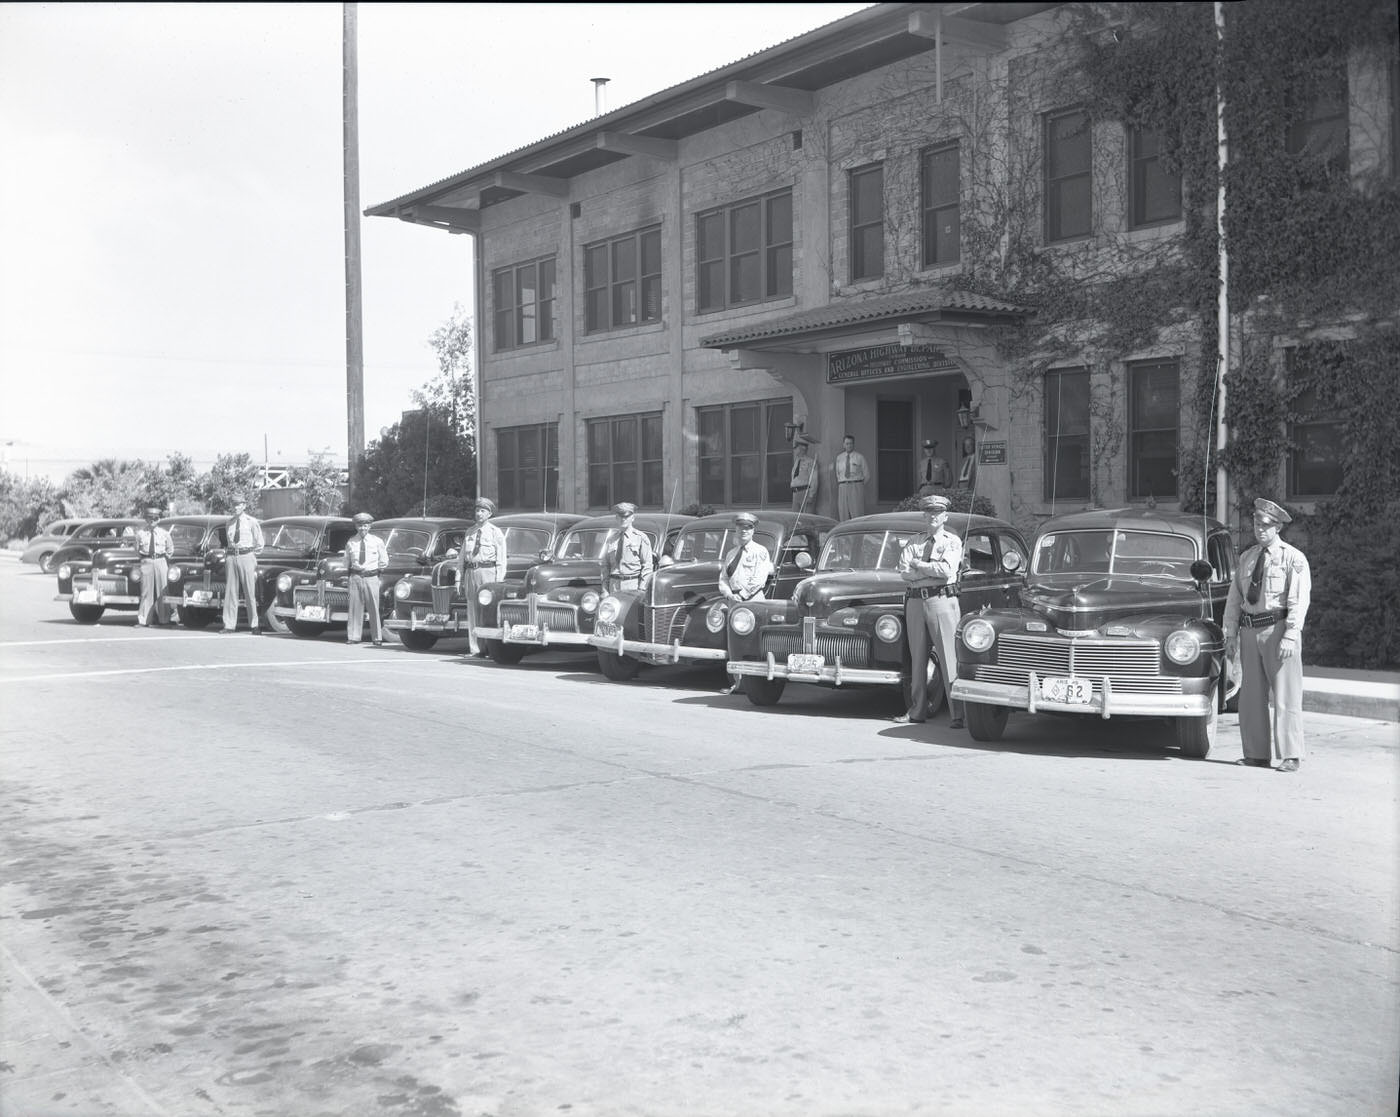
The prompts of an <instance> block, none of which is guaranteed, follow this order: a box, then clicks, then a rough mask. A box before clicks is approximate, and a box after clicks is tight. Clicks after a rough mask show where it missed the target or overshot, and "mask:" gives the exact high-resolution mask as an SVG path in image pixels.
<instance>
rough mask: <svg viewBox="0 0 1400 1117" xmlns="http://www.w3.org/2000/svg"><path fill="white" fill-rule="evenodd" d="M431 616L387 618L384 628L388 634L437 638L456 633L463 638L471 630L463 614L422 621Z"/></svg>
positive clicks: (429, 614) (478, 633)
mask: <svg viewBox="0 0 1400 1117" xmlns="http://www.w3.org/2000/svg"><path fill="white" fill-rule="evenodd" d="M431 615H432V614H431V612H429V613H425V614H423V616H422V617H420V616H419V615H418V614H417V613H414V614H413V615H412V616H408V617H397V616H395V617H389V618H388V619H387V620H385V622H384V627H385V628H387V629H388V630H389V631H390V632H431V633H433V634H434V635H437V636H451V635H456V634H458V633H460V634H462V635H463V636H465V635H466V634H467V631H468V630H469V629H470V628H471V621H470V620H469V619H468V618H467V616H466V615H465V613H463V614H462V615H458V614H457V613H450V614H448V619H447V620H445V621H428V620H425V619H423V618H424V617H427V616H431ZM482 632H483V630H482V629H478V630H477V635H481V634H482Z"/></svg>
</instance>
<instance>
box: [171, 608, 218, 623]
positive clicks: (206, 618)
mask: <svg viewBox="0 0 1400 1117" xmlns="http://www.w3.org/2000/svg"><path fill="white" fill-rule="evenodd" d="M175 612H176V615H177V616H179V618H180V624H181V625H183V626H184V627H185V628H208V627H209V626H210V625H211V624H213V623H214V622H215V621H216V620H218V619H219V611H218V610H217V609H201V608H199V607H198V606H196V605H177V606H175Z"/></svg>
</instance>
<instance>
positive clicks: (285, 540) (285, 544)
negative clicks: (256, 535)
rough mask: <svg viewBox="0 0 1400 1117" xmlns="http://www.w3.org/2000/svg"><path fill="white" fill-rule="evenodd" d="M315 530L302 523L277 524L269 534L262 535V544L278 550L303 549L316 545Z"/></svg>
mask: <svg viewBox="0 0 1400 1117" xmlns="http://www.w3.org/2000/svg"><path fill="white" fill-rule="evenodd" d="M316 535H317V531H316V529H315V528H313V527H305V526H304V525H302V524H278V525H277V527H276V529H275V530H274V531H273V532H272V533H271V534H270V535H266V534H265V535H264V537H263V546H265V547H272V548H273V549H275V550H279V551H305V550H308V549H309V548H311V547H314V546H316Z"/></svg>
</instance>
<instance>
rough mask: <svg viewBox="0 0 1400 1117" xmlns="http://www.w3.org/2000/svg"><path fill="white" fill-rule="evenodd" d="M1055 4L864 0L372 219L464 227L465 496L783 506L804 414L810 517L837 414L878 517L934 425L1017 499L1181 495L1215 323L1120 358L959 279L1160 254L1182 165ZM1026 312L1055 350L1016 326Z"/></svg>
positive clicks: (986, 489)
mask: <svg viewBox="0 0 1400 1117" xmlns="http://www.w3.org/2000/svg"><path fill="white" fill-rule="evenodd" d="M1069 19H1070V16H1069V14H1068V10H1067V9H1066V7H1065V6H1063V5H1058V4H1038V3H1005V4H881V5H876V6H874V7H872V8H870V9H866V10H863V11H861V12H858V13H856V14H854V15H852V16H849V17H847V18H845V19H842V20H839V21H837V22H835V23H832V24H830V25H827V26H825V27H822V28H819V29H817V30H815V31H812V32H810V33H808V34H805V35H802V36H799V37H797V38H794V39H792V40H789V41H787V42H785V43H783V44H781V45H779V46H776V47H773V48H771V49H768V50H764V51H761V52H759V53H756V54H753V55H751V56H749V57H746V58H744V59H743V60H741V61H739V62H735V63H734V64H732V65H729V66H726V67H723V68H721V69H718V70H715V71H712V72H710V73H707V74H704V75H701V76H699V77H696V78H694V79H692V80H689V81H686V82H683V83H682V84H679V85H676V86H674V87H672V88H670V89H667V90H664V91H663V92H661V93H658V94H656V95H654V96H652V97H648V98H646V99H645V100H642V101H639V102H637V103H635V104H631V105H628V106H626V107H623V108H620V109H617V110H615V111H612V112H608V113H606V114H604V115H600V116H598V117H595V118H594V119H592V120H590V121H588V122H587V123H584V124H581V125H579V126H577V127H574V128H570V129H568V130H567V131H564V132H561V133H559V134H556V135H553V136H550V137H547V138H545V139H542V140H537V141H534V142H532V143H529V144H528V145H526V146H523V147H521V148H519V149H517V150H515V151H513V152H511V153H509V154H507V155H504V156H502V157H500V158H497V159H493V160H491V161H490V162H487V163H484V164H481V165H479V166H476V167H472V168H471V169H469V170H466V171H463V172H461V173H460V174H456V175H453V176H452V177H450V178H447V179H444V180H442V181H440V182H437V183H434V184H432V185H429V186H426V187H423V188H421V189H417V190H414V191H412V192H411V193H408V194H405V195H403V196H402V197H399V198H396V199H394V200H392V201H389V202H385V203H383V204H381V205H378V206H375V207H372V208H371V209H369V210H368V211H366V212H367V213H368V214H369V215H371V216H385V217H397V218H400V219H402V220H407V221H412V222H416V223H419V224H427V225H431V226H435V227H438V228H441V229H444V230H447V231H449V232H461V233H467V234H470V235H471V236H472V237H473V238H474V240H475V247H476V252H475V260H476V268H477V272H476V293H477V295H476V307H475V309H476V339H477V368H478V372H479V393H480V394H479V401H480V416H481V427H482V429H481V439H480V443H479V444H480V447H481V455H482V460H481V473H480V476H481V478H482V482H481V485H482V488H483V490H484V491H486V492H489V493H492V494H493V495H495V496H497V498H498V499H499V502H500V504H501V507H502V508H503V509H524V508H538V507H542V506H543V507H548V508H550V509H554V508H561V509H563V510H570V511H580V512H581V511H585V510H601V509H606V508H607V507H608V506H610V505H611V504H613V503H614V502H616V501H618V500H630V501H634V502H635V503H637V504H638V505H639V506H641V507H644V508H656V509H662V508H667V507H671V508H676V509H679V508H681V507H684V506H686V505H688V504H690V503H692V502H697V501H698V502H701V503H706V504H711V505H714V506H716V507H738V506H743V505H779V504H785V503H787V502H788V500H789V497H790V492H789V487H788V482H789V476H790V468H791V462H792V450H791V442H792V438H793V435H794V433H795V432H797V431H802V432H805V433H806V434H808V435H811V436H813V437H815V438H816V439H818V440H819V442H818V445H817V447H816V452H817V454H818V457H819V458H820V460H821V463H822V466H823V477H822V484H821V488H820V492H819V496H818V499H817V504H816V510H817V511H819V512H822V513H825V514H831V515H834V514H835V511H836V496H835V489H836V486H835V481H836V478H835V476H834V474H833V471H832V463H833V459H834V457H835V455H836V453H837V452H839V450H840V449H841V441H842V436H843V435H845V434H847V433H849V434H851V435H853V436H854V437H855V440H856V446H857V448H858V449H859V450H860V451H861V452H862V453H863V454H864V455H865V457H866V458H867V459H868V461H869V463H870V467H871V472H872V474H873V476H872V478H871V480H870V481H869V482H868V486H867V500H866V503H867V507H868V508H870V509H871V510H874V509H877V508H889V507H893V506H894V505H895V504H896V503H897V502H899V501H900V500H901V499H903V498H905V497H907V496H909V495H910V494H911V493H912V492H914V491H915V489H916V487H917V484H916V470H917V468H918V463H919V459H920V446H921V444H922V443H923V442H924V441H925V440H927V439H932V440H936V441H937V443H938V451H937V454H938V456H939V457H942V458H944V459H946V460H947V461H948V462H949V463H950V466H951V469H952V472H953V474H954V476H955V478H961V483H962V484H964V485H966V486H975V491H976V493H977V494H979V495H984V496H986V497H988V498H989V499H990V500H991V501H992V502H993V504H994V505H995V506H996V508H997V510H998V513H999V514H1001V515H1003V516H1009V517H1014V518H1016V519H1018V520H1021V521H1022V522H1026V523H1033V522H1034V521H1035V520H1036V519H1037V518H1040V517H1043V516H1045V515H1048V514H1050V513H1051V512H1053V511H1056V510H1064V509H1065V508H1067V507H1077V506H1082V505H1084V504H1085V503H1088V502H1104V503H1109V502H1111V503H1122V502H1126V501H1132V500H1144V501H1145V500H1149V499H1150V500H1155V501H1157V502H1158V503H1161V504H1164V505H1168V506H1170V505H1173V504H1176V503H1179V502H1180V500H1181V497H1182V492H1181V490H1182V488H1183V487H1185V486H1188V485H1190V484H1193V483H1194V482H1190V481H1183V480H1181V479H1180V478H1179V477H1178V470H1179V466H1180V463H1181V460H1182V447H1183V445H1184V444H1186V443H1187V442H1192V443H1200V442H1203V441H1205V440H1206V439H1208V437H1209V432H1208V431H1203V430H1201V429H1200V428H1199V422H1198V420H1196V419H1195V418H1194V416H1193V413H1192V409H1190V408H1187V407H1185V406H1183V404H1184V401H1186V400H1187V399H1189V398H1190V395H1191V390H1192V389H1191V381H1192V379H1193V378H1194V376H1195V369H1197V368H1198V367H1199V365H1200V362H1201V361H1202V359H1203V358H1208V359H1210V360H1213V359H1214V357H1213V350H1214V346H1215V337H1214V336H1203V334H1204V331H1203V330H1202V328H1201V326H1200V324H1199V323H1198V322H1196V321H1193V320H1192V319H1191V318H1190V316H1189V315H1184V314H1182V313H1181V312H1180V308H1174V307H1170V306H1163V307H1162V308H1161V316H1160V323H1159V325H1158V326H1157V327H1156V328H1155V329H1153V330H1152V331H1150V336H1149V337H1148V338H1147V339H1146V340H1139V341H1137V342H1135V343H1134V347H1133V348H1131V349H1129V350H1127V351H1124V350H1123V349H1122V347H1121V346H1120V347H1119V348H1117V349H1114V348H1112V347H1111V346H1105V345H1104V344H1103V341H1102V333H1103V328H1102V327H1103V325H1104V324H1103V323H1102V322H1099V323H1094V322H1092V321H1089V322H1085V321H1080V322H1070V321H1066V322H1064V323H1047V322H1045V321H1044V320H1043V318H1042V319H1040V320H1037V317H1036V314H1037V311H1036V310H1035V309H1033V307H1032V306H1031V305H1018V304H1017V302H1015V301H1011V300H1008V299H1006V298H1002V297H995V296H993V295H989V294H981V293H976V292H977V291H978V290H987V289H989V288H988V287H987V286H985V285H984V286H981V287H979V285H978V284H977V283H976V282H975V280H976V278H977V277H978V276H979V275H981V274H991V273H993V272H994V273H995V274H996V275H998V276H1000V277H1005V276H1006V275H1007V274H1010V273H1014V272H1016V271H1017V270H1018V269H1020V270H1021V271H1024V270H1026V269H1028V268H1032V267H1034V266H1036V265H1035V263H1034V259H1039V260H1042V261H1047V260H1048V261H1052V262H1053V265H1054V267H1053V271H1052V272H1049V273H1047V277H1046V280H1045V282H1046V284H1047V285H1049V286H1050V287H1053V285H1054V284H1057V283H1066V282H1068V283H1074V284H1092V283H1094V282H1097V281H1099V280H1100V279H1102V277H1104V276H1105V275H1122V274H1126V273H1131V272H1133V271H1134V269H1137V270H1139V271H1143V272H1149V271H1151V269H1153V268H1157V267H1160V266H1162V264H1163V262H1164V261H1171V260H1172V259H1173V253H1174V252H1175V247H1174V246H1175V244H1176V241H1177V240H1178V239H1179V237H1180V234H1181V231H1182V228H1183V192H1182V189H1181V185H1180V181H1179V180H1178V179H1177V178H1176V177H1173V175H1171V174H1169V173H1168V172H1167V170H1166V169H1164V166H1163V163H1162V160H1161V159H1160V158H1159V155H1158V150H1157V142H1156V138H1155V137H1154V136H1153V135H1152V134H1151V133H1148V132H1141V131H1138V130H1134V129H1131V128H1125V127H1124V126H1123V125H1121V124H1119V123H1116V122H1108V123H1105V122H1103V121H1102V120H1095V119H1091V118H1090V116H1089V115H1088V114H1086V113H1085V112H1084V111H1083V109H1082V108H1081V107H1080V106H1079V104H1078V101H1077V96H1078V93H1079V91H1080V89H1081V88H1082V84H1083V83H1082V81H1081V78H1080V75H1078V74H1076V73H1075V72H1074V69H1073V66H1072V65H1071V64H1070V62H1069V59H1071V58H1072V54H1071V52H1069V51H1068V50H1067V48H1066V47H1065V36H1066V32H1067V25H1068V21H1069ZM1382 84H1383V82H1382ZM1381 98H1382V100H1384V94H1382V95H1381ZM1026 245H1030V246H1032V248H1033V249H1034V253H1033V254H1031V255H1027V256H1025V258H1024V259H1023V258H1022V257H1021V256H1020V255H1018V253H1020V252H1021V250H1022V249H1023V248H1024V246H1026ZM1033 257H1034V259H1033ZM1003 289H1005V288H1003ZM1047 289H1048V288H1047ZM1031 325H1034V326H1035V328H1036V330H1037V331H1038V336H1040V337H1043V338H1052V339H1053V341H1054V344H1053V345H1051V346H1049V347H1041V348H1040V349H1039V350H1036V351H1028V350H1027V349H1026V347H1024V346H1023V347H1020V348H1019V349H1018V347H1017V346H1015V345H1014V344H1013V345H1010V346H1008V345H1007V341H1008V339H1014V337H1015V336H1016V333H1017V331H1026V330H1028V329H1029V328H1030V326H1031ZM1009 353H1011V354H1015V355H1014V356H1009V355H1008V354H1009ZM1188 369H1189V370H1191V371H1190V372H1188V371H1187V370H1188ZM1324 434H1325V432H1324ZM956 483H958V482H957V481H955V484H956Z"/></svg>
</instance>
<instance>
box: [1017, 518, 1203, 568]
mask: <svg viewBox="0 0 1400 1117" xmlns="http://www.w3.org/2000/svg"><path fill="white" fill-rule="evenodd" d="M1195 557H1196V545H1195V542H1194V541H1193V540H1191V539H1189V538H1188V537H1186V536H1183V535H1169V534H1167V533H1166V532H1160V531H1118V530H1113V529H1111V528H1100V529H1094V530H1083V531H1058V532H1050V533H1048V534H1046V535H1043V536H1041V537H1040V539H1039V540H1037V541H1036V547H1035V564H1034V570H1035V573H1037V574H1067V573H1075V574H1106V573H1110V572H1111V573H1114V574H1134V575H1144V576H1156V577H1171V578H1190V576H1191V562H1192V560H1193V559H1194V558H1195Z"/></svg>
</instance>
